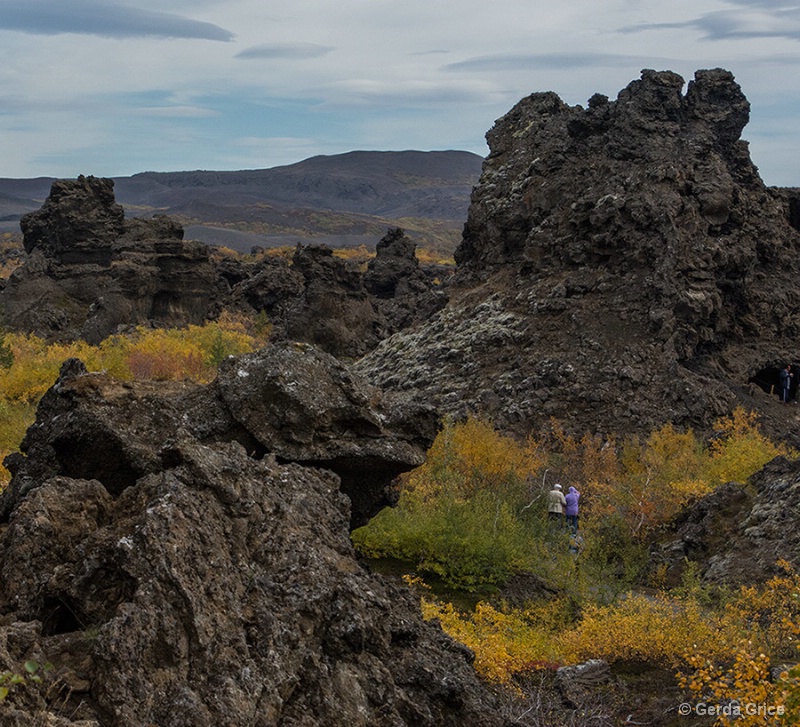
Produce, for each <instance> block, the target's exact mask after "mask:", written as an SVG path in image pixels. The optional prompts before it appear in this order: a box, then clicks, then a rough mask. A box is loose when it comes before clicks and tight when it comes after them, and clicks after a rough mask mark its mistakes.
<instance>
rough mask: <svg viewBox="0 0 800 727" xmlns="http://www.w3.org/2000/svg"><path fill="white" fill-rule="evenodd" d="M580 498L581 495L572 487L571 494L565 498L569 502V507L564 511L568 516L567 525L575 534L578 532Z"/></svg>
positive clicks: (568, 493)
mask: <svg viewBox="0 0 800 727" xmlns="http://www.w3.org/2000/svg"><path fill="white" fill-rule="evenodd" d="M580 497H581V493H580V492H578V491H577V490H576V489H575V488H574V487H570V488H569V492H567V494H566V496H565V497H564V499H565V500H566V501H567V506H566V508H565V510H564V511H565V513H566V515H567V525H568V526H569V527H570V528H572V532H573V533H577V532H578V500H579V499H580Z"/></svg>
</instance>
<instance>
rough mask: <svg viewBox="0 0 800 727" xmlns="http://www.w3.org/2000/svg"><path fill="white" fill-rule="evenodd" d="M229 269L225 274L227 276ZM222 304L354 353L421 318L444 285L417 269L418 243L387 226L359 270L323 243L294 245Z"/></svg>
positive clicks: (289, 334)
mask: <svg viewBox="0 0 800 727" xmlns="http://www.w3.org/2000/svg"><path fill="white" fill-rule="evenodd" d="M230 267H231V266H226V268H225V270H223V274H224V275H226V276H227V277H228V278H229V279H230V278H231V273H232V271H231V270H230ZM228 286H229V292H227V293H226V294H224V295H223V296H222V298H221V303H220V306H221V307H222V308H226V307H227V308H233V309H239V310H241V309H244V310H246V311H248V312H254V311H257V312H260V311H264V312H265V313H266V315H267V317H268V319H269V320H270V322H271V323H272V325H273V336H274V337H275V338H276V339H289V340H293V341H301V342H305V343H312V344H314V345H316V346H319V347H320V348H322V349H323V350H324V351H327V352H328V353H330V354H333V355H334V356H339V357H345V358H354V357H358V356H363V355H364V354H365V353H367V352H368V351H371V350H372V349H374V348H375V346H377V345H378V343H379V342H380V341H381V340H383V339H384V338H387V337H388V336H390V335H391V334H393V333H395V332H397V331H400V330H402V329H404V328H408V327H410V326H412V325H414V324H416V323H418V322H420V321H423V320H426V319H427V318H429V317H430V316H431V315H433V314H434V313H435V312H436V311H438V310H440V309H441V308H442V307H443V306H444V304H445V303H446V301H447V296H446V293H445V292H444V289H443V287H442V286H441V285H439V284H437V283H436V282H434V279H433V277H432V276H430V275H427V274H426V273H425V272H423V271H422V269H421V268H420V265H419V261H418V260H417V258H416V255H415V245H414V243H413V242H412V241H410V240H409V239H408V238H407V237H406V236H405V234H404V233H403V231H402V230H400V229H394V230H390V231H389V232H388V233H387V234H386V235H385V236H384V237H383V238H382V239H381V240H380V241H379V242H378V244H377V247H376V257H375V258H374V259H372V260H371V261H370V262H369V263H368V266H367V271H366V272H362V271H361V270H359V268H358V266H357V265H355V264H354V263H352V262H350V261H347V260H343V259H341V258H339V257H336V256H335V255H334V254H333V250H332V249H331V248H329V247H327V246H325V245H306V246H305V247H303V246H298V247H297V249H296V251H295V253H294V256H293V257H292V260H291V263H290V262H287V261H286V260H285V259H283V258H271V257H268V258H266V259H265V260H264V261H263V262H262V263H260V265H259V266H258V267H257V268H256V269H255V270H253V271H252V273H251V274H250V275H248V276H246V277H244V278H242V279H241V280H239V281H236V282H235V283H233V284H232V285H231V284H230V283H228Z"/></svg>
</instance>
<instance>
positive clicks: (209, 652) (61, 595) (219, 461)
mask: <svg viewBox="0 0 800 727" xmlns="http://www.w3.org/2000/svg"><path fill="white" fill-rule="evenodd" d="M302 359H307V360H308V367H307V369H305V370H303V369H302V368H301V367H300V360H302ZM326 364H328V365H329V366H328V368H327V369H326V368H325V366H326ZM293 367H294V368H293ZM281 371H282V373H281ZM237 382H239V384H240V385H241V387H240V388H239V387H238V386H237ZM312 382H318V384H317V385H315V386H314V387H312V388H311V389H309V388H308V385H309V383H312ZM317 387H318V389H319V392H320V393H316V392H317ZM250 397H253V399H254V401H252V402H250V401H249V398H250ZM369 399H370V396H369V392H368V390H367V389H365V388H364V387H363V384H360V383H359V382H358V381H357V380H356V379H355V377H353V376H352V375H349V376H348V373H347V371H346V370H345V369H344V368H343V367H342V366H341V365H340V364H337V363H336V362H335V361H333V360H332V359H331V358H330V357H326V356H325V355H324V354H320V353H318V352H315V351H314V350H313V349H311V348H310V347H307V346H298V347H287V348H277V349H274V350H272V353H270V352H269V351H265V352H261V353H260V354H258V355H255V356H251V357H245V358H244V359H239V360H231V361H229V362H228V363H227V364H226V366H225V368H224V370H223V372H222V373H221V376H220V380H219V381H218V382H217V383H216V384H214V385H211V386H208V387H199V386H189V385H185V384H179V385H172V384H153V383H149V384H145V383H135V384H122V383H119V382H116V381H114V380H112V379H110V378H109V377H107V376H106V375H104V374H98V373H88V372H87V371H86V370H85V368H84V367H83V366H82V365H81V364H80V362H77V361H76V360H71V361H69V362H67V363H66V364H65V365H64V367H63V369H62V373H61V376H60V377H59V380H58V382H57V383H56V385H55V386H54V387H52V388H51V389H50V390H49V391H48V392H47V394H46V395H45V397H44V398H43V399H42V403H41V405H40V407H39V410H38V412H37V421H36V424H35V425H34V426H33V427H32V428H31V429H30V431H29V433H28V435H27V437H26V440H25V443H24V445H23V451H24V456H23V455H17V456H15V457H12V458H10V460H9V461H8V466H10V467H11V469H12V470H13V471H14V476H13V479H12V482H11V484H10V486H9V488H8V489H7V491H6V492H5V493H4V494H3V496H2V497H3V499H2V505H3V507H2V518H0V520H2V524H1V525H0V669H8V670H12V671H13V670H21V671H23V672H24V667H23V666H22V664H23V662H24V661H25V660H36V661H37V662H39V663H41V664H45V663H46V662H49V663H51V664H52V668H48V670H46V671H43V672H42V675H41V676H42V682H41V683H38V684H37V683H33V682H30V683H26V684H24V685H23V686H20V687H18V688H17V690H16V691H15V692H14V691H12V693H11V694H10V695H9V697H8V698H7V699H6V700H5V701H3V702H0V721H3V724H10V725H17V724H19V725H22V724H31V723H32V720H33V719H34V718H36V719H42V720H44V719H49V720H50V721H49V722H48V724H57V725H72V726H73V727H76V726H77V725H84V726H85V727H89V725H104V726H108V727H127V726H128V725H145V724H158V725H160V726H161V727H179V726H181V727H185V726H188V725H192V727H203V726H205V725H207V726H208V727H216V726H217V725H237V726H241V727H247V726H253V727H256V726H259V727H267V726H269V725H277V724H281V725H287V727H288V726H289V725H297V726H298V727H299V726H300V725H330V726H331V727H336V726H337V725H341V726H342V727H345V726H347V727H352V726H353V725H363V726H364V727H366V726H367V725H370V726H377V725H386V726H387V727H388V726H389V725H392V726H395V725H409V727H411V726H412V725H413V726H414V727H425V726H430V727H440V726H442V725H445V726H446V725H451V726H452V727H456V726H460V725H471V726H475V727H495V726H497V727H500V725H503V724H504V722H503V720H502V719H501V718H500V717H499V716H498V714H499V712H498V710H497V709H496V708H495V706H494V701H493V697H492V696H491V695H490V694H489V692H488V691H487V690H486V688H485V687H484V686H482V685H481V684H480V683H479V681H478V680H477V678H476V676H475V673H474V672H473V670H472V667H471V661H472V654H471V653H470V652H469V651H468V650H467V649H465V648H464V647H463V646H460V645H458V644H457V643H456V642H454V641H452V640H451V639H450V638H449V637H447V636H446V635H445V634H444V633H443V632H442V631H441V629H440V628H439V626H438V624H436V623H432V622H424V621H423V620H422V619H421V617H420V614H419V608H418V604H417V603H416V599H415V598H414V597H412V596H411V595H410V594H409V593H408V592H407V591H405V590H400V589H398V588H397V587H396V586H393V585H391V584H390V583H389V582H387V581H385V580H384V579H383V578H382V577H378V576H375V575H372V574H370V573H369V572H368V571H367V570H365V569H364V568H363V567H362V566H361V565H360V564H359V563H358V561H357V560H356V559H355V556H354V552H353V549H352V546H351V544H350V541H349V538H348V528H349V524H350V500H349V499H348V498H347V497H346V496H345V495H344V494H343V493H342V492H341V489H340V477H339V475H337V474H336V473H335V472H334V471H333V469H331V467H335V466H336V465H337V462H338V461H339V460H342V461H344V460H346V462H347V466H346V467H345V469H356V470H358V471H359V472H361V473H362V474H363V473H365V472H366V471H367V469H368V465H369V466H372V465H375V469H376V479H377V480H379V481H380V480H382V478H384V477H386V476H388V475H389V474H390V473H389V472H388V471H387V467H388V466H391V467H392V468H394V470H397V469H399V468H400V464H399V463H400V461H401V460H403V459H404V458H406V459H408V456H409V452H411V450H412V445H411V441H412V439H413V437H412V436H411V432H410V430H411V429H412V428H413V427H412V425H411V424H409V423H408V422H406V431H405V432H403V436H400V435H397V434H395V435H393V434H392V430H391V423H392V421H393V420H397V419H398V418H401V417H400V415H399V414H398V413H397V412H395V413H394V414H392V413H391V412H389V411H388V410H382V409H381V408H380V407H377V406H376V404H375V403H374V402H373V403H372V404H370V401H369ZM371 407H372V408H371ZM281 418H283V420H284V424H281ZM315 422H316V424H315ZM428 436H429V435H427V434H425V433H423V432H418V433H417V440H419V441H422V440H425V441H427V438H428ZM382 439H385V440H386V443H385V448H384V450H381V448H380V440H382ZM245 442H246V444H245ZM295 457H296V458H298V459H303V460H305V459H308V460H310V462H309V463H308V464H306V463H301V462H295V461H290V460H291V459H292V458H295ZM360 458H363V460H364V462H365V463H366V464H355V462H356V461H357V460H359V459H360ZM392 458H393V459H392ZM382 460H387V461H389V460H391V465H385V464H382ZM408 464H410V463H409V462H406V465H408ZM329 465H330V467H329ZM379 484H380V483H378V484H372V485H371V486H376V487H377V486H379ZM26 719H27V721H25V720H26Z"/></svg>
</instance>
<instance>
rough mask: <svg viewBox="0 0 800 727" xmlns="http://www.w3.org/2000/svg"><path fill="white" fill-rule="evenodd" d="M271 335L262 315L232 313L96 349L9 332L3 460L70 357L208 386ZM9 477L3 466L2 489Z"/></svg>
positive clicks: (0, 432) (0, 406)
mask: <svg viewBox="0 0 800 727" xmlns="http://www.w3.org/2000/svg"><path fill="white" fill-rule="evenodd" d="M268 335H269V325H268V323H267V322H266V321H265V320H263V318H262V317H259V318H257V319H255V320H250V319H247V318H244V317H241V316H234V315H230V314H223V315H222V316H221V317H220V318H219V320H217V321H214V322H211V323H207V324H205V325H202V326H187V327H186V328H182V329H147V328H143V327H141V328H137V329H136V331H135V332H133V333H131V334H126V335H115V336H109V337H108V338H106V339H105V340H103V341H102V342H101V343H100V344H99V345H97V346H92V345H89V344H88V343H86V342H85V341H73V342H69V343H48V342H46V341H45V340H44V339H42V338H39V337H38V336H35V335H32V334H24V333H6V334H4V335H3V337H2V349H3V352H4V354H6V353H7V355H4V357H3V365H0V461H1V460H2V458H4V457H5V456H6V455H7V454H9V453H10V452H12V451H14V450H16V449H17V448H18V447H19V443H20V441H21V440H22V436H23V435H24V433H25V431H26V430H27V428H28V427H29V426H30V425H31V424H32V423H33V419H34V414H35V408H36V404H37V403H38V401H39V399H40V398H41V397H42V395H43V394H44V392H45V391H47V389H49V388H50V387H51V386H52V385H53V383H54V382H55V380H56V379H57V378H58V372H59V369H60V368H61V364H62V363H63V362H64V361H65V360H66V359H68V358H79V359H81V360H82V361H83V362H84V364H86V367H87V368H88V369H89V370H90V371H105V372H107V373H108V374H109V375H111V376H113V377H115V378H117V379H121V380H130V379H134V378H143V379H155V380H167V379H190V380H193V381H198V382H208V381H210V380H211V379H212V378H213V377H214V375H215V374H216V367H217V365H218V364H219V363H220V361H222V359H224V358H225V357H226V356H229V355H238V354H242V353H247V352H250V351H253V350H255V349H257V348H258V347H260V346H261V345H263V344H264V342H265V340H266V338H267V336H268ZM6 359H7V360H6ZM8 478H9V475H8V472H7V471H6V470H5V469H4V468H0V486H2V485H3V484H5V483H6V482H7V481H8Z"/></svg>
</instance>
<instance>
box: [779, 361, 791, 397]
mask: <svg viewBox="0 0 800 727" xmlns="http://www.w3.org/2000/svg"><path fill="white" fill-rule="evenodd" d="M793 376H794V374H792V367H791V366H790V365H789V364H786V366H785V367H784V368H782V369H781V370H780V373H779V374H778V382H779V383H780V387H781V401H782V402H783V403H784V404H788V403H789V390H790V389H791V388H792V377H793Z"/></svg>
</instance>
